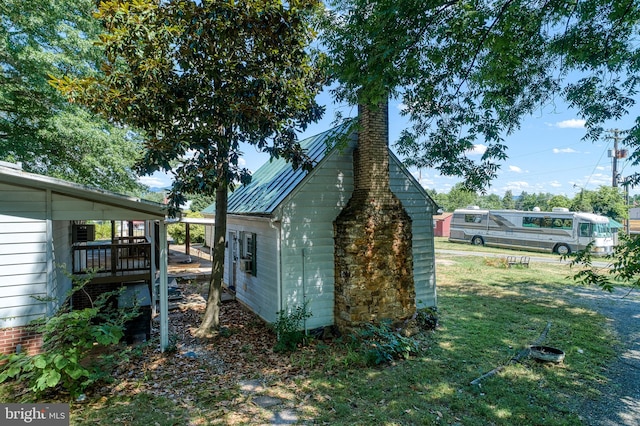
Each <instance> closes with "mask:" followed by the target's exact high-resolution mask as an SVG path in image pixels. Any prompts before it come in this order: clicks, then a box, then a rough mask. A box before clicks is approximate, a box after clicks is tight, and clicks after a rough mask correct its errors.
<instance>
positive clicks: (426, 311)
mask: <svg viewBox="0 0 640 426" xmlns="http://www.w3.org/2000/svg"><path fill="white" fill-rule="evenodd" d="M416 322H417V324H418V327H420V328H421V329H422V330H425V331H432V330H435V329H436V327H437V326H438V308H437V307H435V306H433V307H430V308H423V309H418V312H416Z"/></svg>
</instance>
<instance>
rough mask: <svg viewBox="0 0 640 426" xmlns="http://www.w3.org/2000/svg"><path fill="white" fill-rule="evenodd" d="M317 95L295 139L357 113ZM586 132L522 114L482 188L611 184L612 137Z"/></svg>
mask: <svg viewBox="0 0 640 426" xmlns="http://www.w3.org/2000/svg"><path fill="white" fill-rule="evenodd" d="M318 101H319V102H320V103H321V104H324V105H326V106H327V111H326V113H325V116H324V117H323V119H322V120H321V121H320V122H318V123H315V124H313V125H311V126H309V128H308V129H307V130H306V131H305V132H304V133H303V134H301V135H299V138H300V139H304V138H306V137H309V136H313V135H315V134H318V133H321V132H323V131H325V130H327V129H329V128H330V127H332V125H333V121H334V118H335V112H336V111H337V110H339V111H340V112H341V113H342V115H343V116H355V115H356V113H357V109H356V108H355V107H350V106H340V105H334V104H333V103H332V102H331V97H330V96H329V95H328V94H327V93H322V94H321V95H320V96H319V99H318ZM401 108H402V105H401V104H399V103H398V102H390V104H389V138H390V140H391V143H392V144H393V142H394V141H395V140H397V138H398V135H399V134H400V131H402V130H403V129H404V128H406V127H408V123H407V121H406V119H405V118H404V117H402V116H401V115H400V109H401ZM630 112H631V114H630V115H628V116H625V117H623V118H622V119H621V120H619V121H617V122H609V123H606V124H605V128H606V129H614V128H619V129H621V130H624V129H628V128H631V127H632V125H633V121H634V117H637V116H639V115H640V111H639V109H638V107H635V108H634V109H632V110H631V111H630ZM585 134H586V130H585V128H584V121H582V120H580V119H579V118H578V116H577V114H576V113H575V112H574V111H571V110H569V109H568V108H566V107H564V106H563V105H562V104H559V103H556V104H555V105H553V107H548V108H545V109H541V110H540V111H539V112H537V113H536V114H534V115H533V116H531V117H528V118H526V119H525V120H524V121H523V122H522V124H521V128H520V130H519V131H517V132H515V133H514V134H512V135H509V136H507V137H506V138H505V143H506V145H507V146H508V147H509V150H508V152H507V155H508V156H509V158H507V160H505V161H504V162H502V163H501V168H500V170H499V172H498V177H497V179H495V180H494V181H493V183H492V185H491V187H489V188H488V189H487V193H490V194H492V193H493V194H497V195H499V196H500V197H502V196H503V195H504V193H505V191H507V190H511V192H512V193H513V194H514V195H519V194H520V193H521V192H522V191H526V192H527V193H541V192H544V193H547V192H549V193H552V194H562V195H566V196H568V197H573V196H575V194H577V193H578V192H580V190H581V189H582V188H584V189H586V190H596V189H598V188H599V187H600V186H601V185H606V186H610V185H611V179H612V159H611V158H609V157H608V150H610V149H613V141H612V140H611V139H606V140H604V139H603V140H600V141H598V142H595V143H592V142H584V141H582V140H581V139H582V137H584V135H585ZM618 148H619V149H623V148H624V146H622V145H620V146H619V147H618ZM482 150H483V146H482V144H481V142H479V143H478V145H477V146H476V149H475V150H474V152H470V153H469V154H468V155H470V156H471V157H472V158H473V157H474V156H477V157H478V158H479V156H480V155H482V152H483V151H482ZM241 160H242V161H243V162H244V165H245V166H246V167H247V168H249V169H250V170H252V171H255V170H256V169H257V168H258V167H260V166H261V165H262V164H263V163H264V162H265V161H267V160H268V157H267V156H266V155H265V154H261V153H258V152H256V151H255V149H254V148H252V147H249V148H248V149H247V150H246V152H245V153H244V156H243V158H242V159H241ZM638 171H640V170H638V167H633V166H631V164H630V163H629V162H627V161H626V160H618V172H620V173H621V175H622V176H623V177H624V176H628V175H629V174H631V173H634V172H638ZM411 172H412V173H413V174H414V176H415V177H416V178H419V179H420V182H421V184H422V185H423V186H424V187H425V188H429V189H435V190H436V191H437V192H438V193H446V192H449V190H450V189H451V188H452V187H453V186H454V185H455V184H456V183H458V182H460V178H456V177H447V176H441V175H440V174H439V173H438V172H437V171H436V170H433V169H422V170H415V169H413V170H411ZM141 181H142V182H143V183H145V184H147V185H149V186H154V187H166V186H169V185H170V180H169V178H168V177H167V176H165V175H162V174H159V173H156V174H155V175H153V176H148V177H142V178H141ZM630 193H631V194H638V193H640V188H632V189H630Z"/></svg>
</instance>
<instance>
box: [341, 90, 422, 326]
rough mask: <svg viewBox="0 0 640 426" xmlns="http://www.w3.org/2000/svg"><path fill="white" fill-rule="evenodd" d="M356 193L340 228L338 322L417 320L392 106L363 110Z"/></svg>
mask: <svg viewBox="0 0 640 426" xmlns="http://www.w3.org/2000/svg"><path fill="white" fill-rule="evenodd" d="M358 115H359V119H360V127H359V133H358V147H357V148H356V149H355V151H354V154H353V158H354V160H353V167H354V191H353V195H352V196H351V199H350V200H349V202H348V203H347V206H346V207H345V208H344V209H343V210H342V212H341V213H340V215H339V216H338V217H337V218H336V221H335V222H334V239H335V305H334V311H335V312H334V313H335V321H336V325H337V326H338V328H339V329H341V330H343V331H347V330H349V329H352V328H354V327H358V326H360V325H362V324H363V323H368V322H379V321H380V320H383V319H390V320H392V321H397V320H402V319H406V318H409V317H411V316H412V315H413V314H414V313H415V310H416V305H415V285H414V281H413V258H412V249H411V242H412V233H411V218H410V217H409V215H408V214H407V212H406V211H405V209H404V207H403V206H402V203H401V202H400V200H399V199H398V198H397V197H396V196H395V195H394V194H393V192H392V191H391V189H390V185H389V153H388V138H389V130H388V128H389V127H388V120H389V116H388V106H387V104H386V103H385V104H384V105H382V106H380V107H379V108H370V107H365V106H360V107H359V109H358Z"/></svg>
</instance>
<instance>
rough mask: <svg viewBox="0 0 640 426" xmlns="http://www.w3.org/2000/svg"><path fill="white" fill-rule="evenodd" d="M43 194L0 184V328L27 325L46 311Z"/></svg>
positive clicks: (45, 223)
mask: <svg viewBox="0 0 640 426" xmlns="http://www.w3.org/2000/svg"><path fill="white" fill-rule="evenodd" d="M45 206H46V193H45V192H44V191H37V190H31V189H25V188H21V187H16V186H12V185H4V184H0V327H2V328H4V327H17V326H23V325H26V324H28V323H29V322H30V321H31V320H33V319H35V318H38V317H40V316H42V315H43V314H45V313H46V312H47V306H46V303H44V302H40V301H38V300H36V299H34V298H33V297H32V296H39V297H46V296H47V287H48V282H49V275H48V274H47V265H48V258H47V252H48V247H47V241H48V238H47V221H46V220H45V218H44V217H45V212H46V208H45Z"/></svg>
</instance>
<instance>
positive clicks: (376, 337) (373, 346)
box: [356, 321, 419, 365]
mask: <svg viewBox="0 0 640 426" xmlns="http://www.w3.org/2000/svg"><path fill="white" fill-rule="evenodd" d="M356 337H357V339H358V340H360V341H361V342H362V350H363V351H364V357H365V360H366V363H367V364H368V365H379V364H385V363H388V362H391V361H393V360H394V359H400V358H408V357H409V356H410V355H412V354H415V353H417V352H418V350H419V346H418V343H417V342H416V340H414V339H413V338H411V337H405V336H403V335H401V334H400V333H399V332H396V331H393V329H392V327H391V322H390V321H383V322H381V323H380V324H378V325H375V324H367V325H366V326H365V328H364V329H362V330H359V331H358V332H357V333H356Z"/></svg>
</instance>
